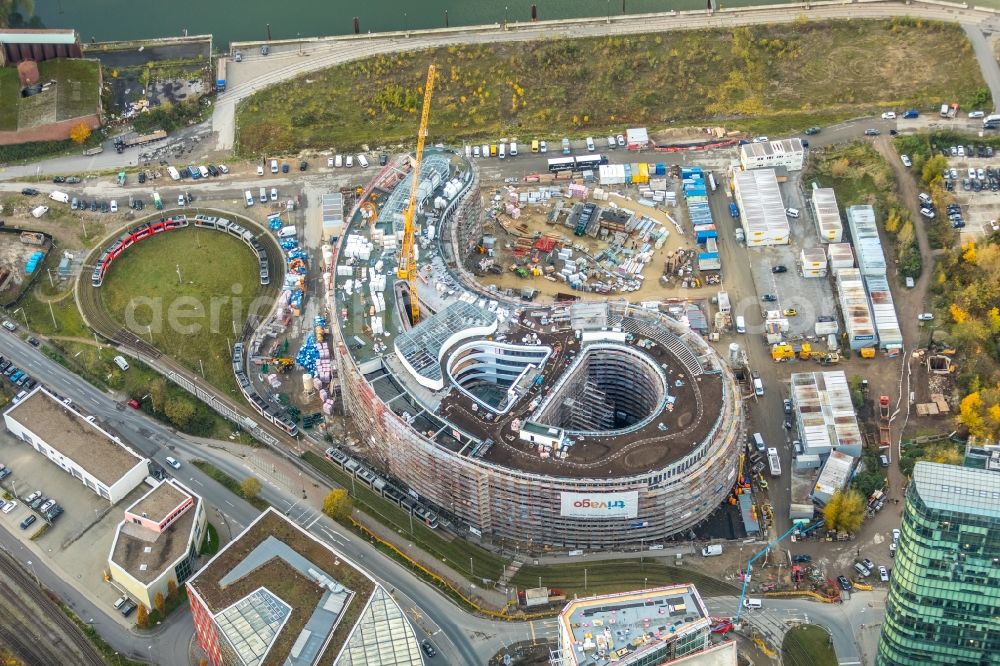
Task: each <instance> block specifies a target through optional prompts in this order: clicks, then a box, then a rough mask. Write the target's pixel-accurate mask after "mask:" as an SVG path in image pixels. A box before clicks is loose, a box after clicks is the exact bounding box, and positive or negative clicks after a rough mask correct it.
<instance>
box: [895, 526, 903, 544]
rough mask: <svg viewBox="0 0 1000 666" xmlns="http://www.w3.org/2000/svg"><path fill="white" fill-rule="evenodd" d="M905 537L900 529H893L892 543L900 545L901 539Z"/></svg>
mask: <svg viewBox="0 0 1000 666" xmlns="http://www.w3.org/2000/svg"><path fill="white" fill-rule="evenodd" d="M901 536H903V533H902V532H900V531H899V528H898V527H894V528H892V542H893V543H899V538H900V537H901Z"/></svg>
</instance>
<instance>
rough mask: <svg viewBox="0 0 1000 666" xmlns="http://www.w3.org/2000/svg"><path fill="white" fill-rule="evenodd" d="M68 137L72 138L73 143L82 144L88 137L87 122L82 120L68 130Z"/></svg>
mask: <svg viewBox="0 0 1000 666" xmlns="http://www.w3.org/2000/svg"><path fill="white" fill-rule="evenodd" d="M69 138H71V139H73V142H74V143H78V144H82V143H83V142H84V141H86V140H87V139H89V138H90V128H89V127H87V123H85V122H83V121H82V120H81V121H80V122H78V123H77V124H76V125H73V127H72V128H71V129H70V131H69Z"/></svg>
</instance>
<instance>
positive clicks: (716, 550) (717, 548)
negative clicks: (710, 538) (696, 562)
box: [701, 544, 722, 557]
mask: <svg viewBox="0 0 1000 666" xmlns="http://www.w3.org/2000/svg"><path fill="white" fill-rule="evenodd" d="M717 555H722V545H721V544H715V545H714V546H705V547H704V548H702V549H701V556H702V557H715V556H717Z"/></svg>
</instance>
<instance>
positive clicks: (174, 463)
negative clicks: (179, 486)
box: [166, 456, 181, 469]
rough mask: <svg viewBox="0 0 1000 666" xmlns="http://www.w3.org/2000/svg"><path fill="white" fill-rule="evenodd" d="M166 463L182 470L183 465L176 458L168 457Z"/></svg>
mask: <svg viewBox="0 0 1000 666" xmlns="http://www.w3.org/2000/svg"><path fill="white" fill-rule="evenodd" d="M166 462H167V464H168V465H170V466H171V467H173V468H174V469H180V468H181V464H180V463H179V462H178V461H177V458H174V457H173V456H167V460H166Z"/></svg>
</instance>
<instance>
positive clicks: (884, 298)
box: [865, 276, 903, 356]
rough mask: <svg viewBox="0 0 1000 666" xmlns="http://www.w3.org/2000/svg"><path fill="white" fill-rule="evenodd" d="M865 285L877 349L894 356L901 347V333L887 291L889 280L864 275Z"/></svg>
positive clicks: (890, 296)
mask: <svg viewBox="0 0 1000 666" xmlns="http://www.w3.org/2000/svg"><path fill="white" fill-rule="evenodd" d="M865 285H866V286H867V287H868V299H869V301H870V302H871V307H872V315H873V316H874V319H875V330H876V332H877V333H878V341H879V349H881V350H882V351H884V352H886V353H887V354H889V355H890V356H895V355H896V354H898V353H899V352H900V351H901V350H902V349H903V334H902V333H901V332H900V330H899V319H898V318H897V317H896V306H895V305H894V304H893V302H892V293H891V292H890V291H889V281H888V280H887V279H886V278H885V277H884V276H866V277H865Z"/></svg>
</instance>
